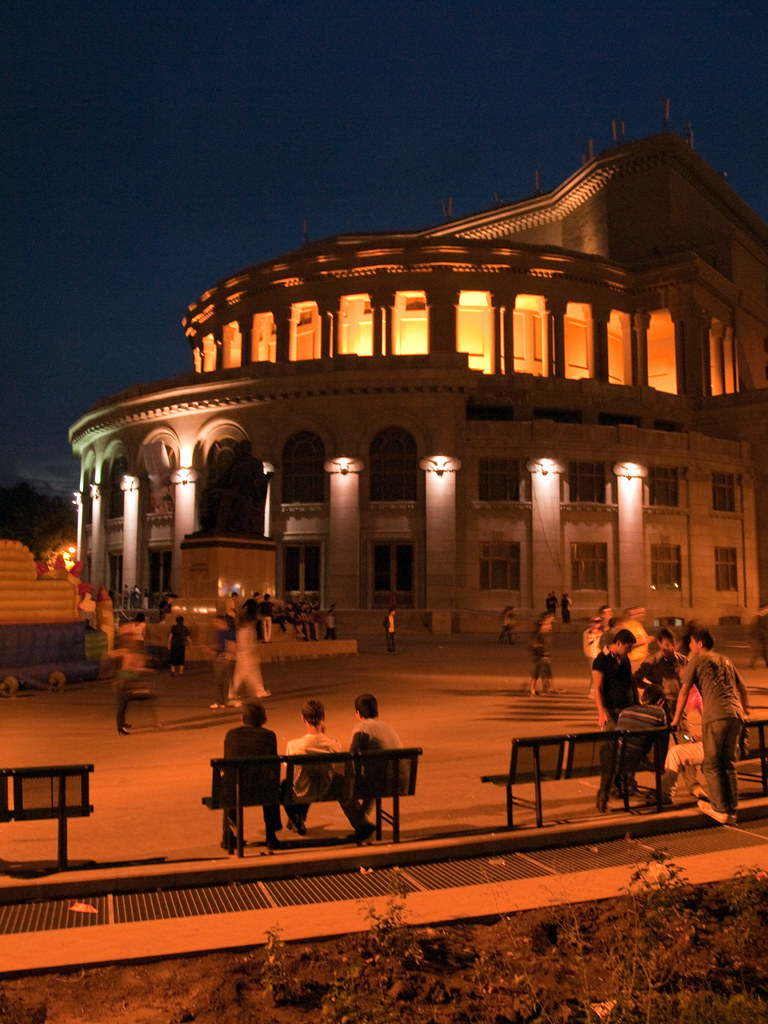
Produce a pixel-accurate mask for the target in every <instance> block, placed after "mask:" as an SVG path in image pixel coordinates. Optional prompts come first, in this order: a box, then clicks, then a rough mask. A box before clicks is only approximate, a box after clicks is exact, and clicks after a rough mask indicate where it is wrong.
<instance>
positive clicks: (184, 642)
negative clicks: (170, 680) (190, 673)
mask: <svg viewBox="0 0 768 1024" xmlns="http://www.w3.org/2000/svg"><path fill="white" fill-rule="evenodd" d="M190 637H191V634H190V632H189V630H188V629H187V627H186V626H185V625H184V616H183V615H177V616H176V625H175V626H171V628H170V630H169V632H168V650H169V651H170V656H171V675H172V676H175V675H180V676H183V675H184V662H185V660H186V653H187V647H188V646H189V642H190Z"/></svg>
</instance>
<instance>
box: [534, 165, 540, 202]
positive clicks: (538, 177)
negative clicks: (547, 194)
mask: <svg viewBox="0 0 768 1024" xmlns="http://www.w3.org/2000/svg"><path fill="white" fill-rule="evenodd" d="M534 182H535V184H536V195H537V196H540V195H541V167H537V168H536V174H535V175H534Z"/></svg>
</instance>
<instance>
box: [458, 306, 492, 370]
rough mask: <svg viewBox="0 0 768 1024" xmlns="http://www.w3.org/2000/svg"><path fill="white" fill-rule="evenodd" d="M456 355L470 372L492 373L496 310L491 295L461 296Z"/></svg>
mask: <svg viewBox="0 0 768 1024" xmlns="http://www.w3.org/2000/svg"><path fill="white" fill-rule="evenodd" d="M456 351H457V352H466V353H467V356H468V357H469V358H468V360H467V363H468V366H469V368H470V370H480V371H481V372H482V373H493V307H492V306H491V293H490V292H461V293H460V294H459V306H458V309H457V310H456Z"/></svg>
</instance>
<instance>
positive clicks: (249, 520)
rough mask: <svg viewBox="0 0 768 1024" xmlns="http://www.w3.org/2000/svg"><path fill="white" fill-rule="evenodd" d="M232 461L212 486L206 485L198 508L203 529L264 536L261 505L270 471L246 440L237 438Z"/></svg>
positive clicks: (208, 531)
mask: <svg viewBox="0 0 768 1024" xmlns="http://www.w3.org/2000/svg"><path fill="white" fill-rule="evenodd" d="M234 455H235V457H234V461H233V462H232V465H231V466H230V467H229V469H228V470H227V471H226V472H225V473H224V474H223V475H222V476H221V477H220V478H219V479H218V480H216V481H215V482H214V483H213V485H212V486H209V487H208V488H206V491H205V493H204V495H203V501H202V506H201V511H200V520H201V526H202V528H203V531H204V532H206V533H221V534H237V535H245V536H249V537H254V536H256V537H263V536H264V507H265V505H266V503H267V489H268V486H269V478H270V477H271V476H272V474H271V473H269V474H265V472H264V463H263V462H262V461H261V459H257V458H256V456H255V455H253V453H252V452H251V442H250V441H239V442H238V443H237V444H236V445H235V449H234Z"/></svg>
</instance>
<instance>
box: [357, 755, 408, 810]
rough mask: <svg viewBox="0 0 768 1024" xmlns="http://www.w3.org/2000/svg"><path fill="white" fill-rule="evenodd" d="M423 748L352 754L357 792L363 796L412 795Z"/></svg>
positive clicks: (364, 797)
mask: <svg viewBox="0 0 768 1024" xmlns="http://www.w3.org/2000/svg"><path fill="white" fill-rule="evenodd" d="M419 754H421V747H403V748H401V749H398V750H365V751H362V752H361V753H359V754H354V755H350V757H351V759H352V764H353V769H354V773H355V783H354V795H355V796H356V797H359V798H360V799H363V800H365V799H371V798H376V797H391V796H394V795H395V780H397V794H398V796H413V794H414V793H415V792H416V769H417V767H418V763H419Z"/></svg>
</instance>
